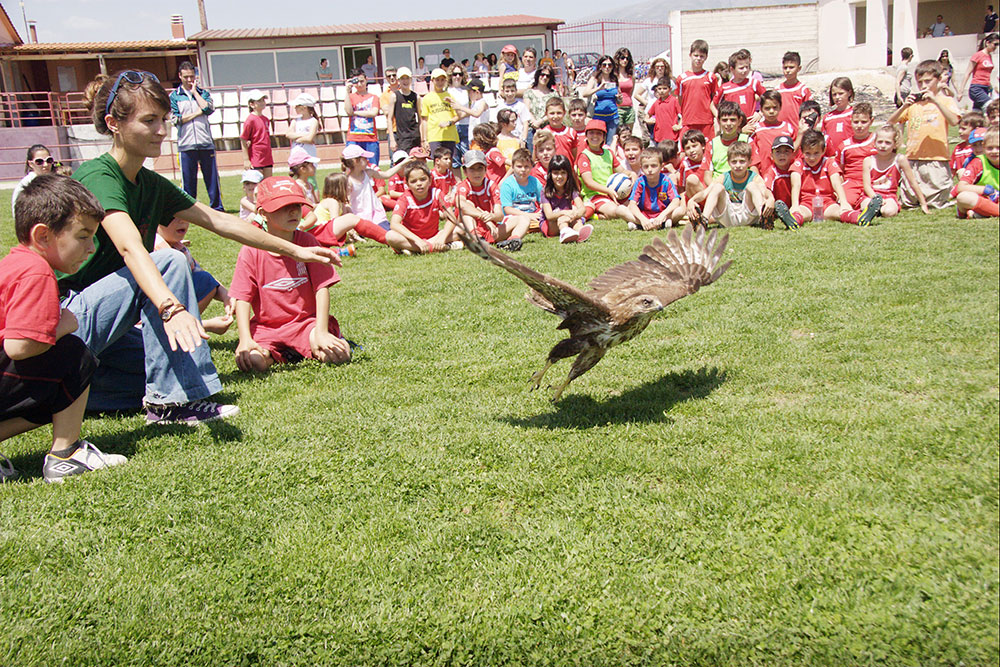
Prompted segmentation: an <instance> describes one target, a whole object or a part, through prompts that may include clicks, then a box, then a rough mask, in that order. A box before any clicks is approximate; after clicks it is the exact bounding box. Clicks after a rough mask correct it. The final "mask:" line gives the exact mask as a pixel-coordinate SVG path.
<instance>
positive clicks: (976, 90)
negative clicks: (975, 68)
mask: <svg viewBox="0 0 1000 667" xmlns="http://www.w3.org/2000/svg"><path fill="white" fill-rule="evenodd" d="M992 96H993V87H992V86H983V85H980V84H977V83H974V84H972V85H970V86H969V99H970V100H972V109H973V111H982V110H983V109H985V108H986V105H987V104H989V103H990V98H991V97H992Z"/></svg>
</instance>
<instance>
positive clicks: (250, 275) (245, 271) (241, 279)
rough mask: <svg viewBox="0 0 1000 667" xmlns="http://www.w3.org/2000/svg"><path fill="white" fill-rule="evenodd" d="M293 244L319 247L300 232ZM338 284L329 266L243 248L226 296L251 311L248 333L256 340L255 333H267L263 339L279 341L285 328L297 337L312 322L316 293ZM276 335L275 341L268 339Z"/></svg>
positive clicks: (338, 279)
mask: <svg viewBox="0 0 1000 667" xmlns="http://www.w3.org/2000/svg"><path fill="white" fill-rule="evenodd" d="M292 242H293V243H295V244H296V245H300V246H303V247H307V248H308V247H315V246H319V243H318V242H317V241H316V239H315V238H314V237H313V235H312V234H309V233H308V232H303V231H296V232H295V234H294V235H293V237H292ZM338 282H340V276H339V275H337V271H336V269H334V268H333V267H332V266H331V265H329V264H322V263H320V262H298V261H296V260H294V259H292V258H291V257H285V256H284V255H275V254H273V253H270V252H268V251H266V250H260V249H258V248H251V247H250V246H243V247H242V248H240V253H239V255H237V257H236V268H235V269H234V271H233V283H232V285H231V286H230V287H229V295H230V296H231V297H233V298H234V299H237V300H239V301H246V302H249V304H250V307H251V308H253V313H254V314H253V317H252V318H251V319H250V333H251V335H253V336H254V339H255V340H256V339H257V333H256V332H257V330H258V329H261V330H263V331H262V333H264V332H268V333H265V337H266V338H268V339H271V340H278V339H280V332H281V331H282V330H285V329H286V328H287V330H288V331H290V332H291V331H295V332H296V334H297V332H298V330H299V328H300V325H301V324H302V323H304V322H306V321H308V320H314V319H315V318H316V292H317V291H319V290H321V289H323V288H326V287H329V286H330V285H334V284H336V283H338ZM330 319H331V320H332V321H333V322H335V321H336V320H333V318H332V317H331V318H330ZM331 330H332V329H331ZM275 332H278V338H275V336H273V335H270V334H271V333H275ZM258 342H260V341H258ZM289 342H290V341H289Z"/></svg>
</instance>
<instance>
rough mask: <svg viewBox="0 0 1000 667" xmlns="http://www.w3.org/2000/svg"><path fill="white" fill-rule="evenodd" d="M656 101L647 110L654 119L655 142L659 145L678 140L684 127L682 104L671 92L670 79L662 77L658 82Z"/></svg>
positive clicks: (655, 90)
mask: <svg viewBox="0 0 1000 667" xmlns="http://www.w3.org/2000/svg"><path fill="white" fill-rule="evenodd" d="M654 92H655V93H656V101H655V102H653V103H652V105H650V107H649V110H648V111H647V112H646V113H647V115H648V117H649V118H652V119H653V143H655V144H656V145H659V144H660V143H661V142H664V141H677V139H678V137H679V136H680V132H681V130H682V129H683V125H682V124H681V105H680V103H679V102H678V101H677V98H676V97H674V96H673V95H671V94H670V80H669V79H660V80H659V81H657V82H656V88H655V89H654Z"/></svg>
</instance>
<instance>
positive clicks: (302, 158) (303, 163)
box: [288, 146, 319, 206]
mask: <svg viewBox="0 0 1000 667" xmlns="http://www.w3.org/2000/svg"><path fill="white" fill-rule="evenodd" d="M318 164H319V158H318V157H313V156H312V155H309V153H307V152H306V150H305V149H304V148H302V147H301V146H296V147H294V148H292V151H291V152H290V153H289V154H288V173H289V175H290V176H291V177H292V178H293V179H295V182H296V183H298V184H299V187H300V188H302V192H303V193H304V194H305V197H306V200H307V201H308V202H309V206H315V205H316V202H317V201H318V200H319V197H317V196H316V189H315V188H314V187H313V183H314V182H315V181H316V165H318Z"/></svg>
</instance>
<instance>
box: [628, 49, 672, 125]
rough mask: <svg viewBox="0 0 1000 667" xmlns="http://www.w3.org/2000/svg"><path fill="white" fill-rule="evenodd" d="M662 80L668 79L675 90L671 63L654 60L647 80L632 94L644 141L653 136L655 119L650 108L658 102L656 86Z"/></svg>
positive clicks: (638, 85)
mask: <svg viewBox="0 0 1000 667" xmlns="http://www.w3.org/2000/svg"><path fill="white" fill-rule="evenodd" d="M660 79H667V81H669V82H670V84H671V85H670V87H671V89H673V75H672V74H671V71H670V63H668V62H667V61H666V59H665V58H654V59H653V62H651V63H650V64H649V72H648V74H647V76H646V77H645V78H643V79H642V80H641V81H639V83H637V84H636V86H635V90H634V91H633V93H632V100H633V102H632V103H633V105H634V106H635V110H636V117H637V118H638V119H639V131H640V133H641V134H642V138H643V139H649V138H650V137H651V136H652V134H653V122H654V119H653V118H651V117H650V116H649V113H648V112H649V108H650V107H651V106H652V105H653V102H655V101H656V86H657V84H658V83H659V82H660Z"/></svg>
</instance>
